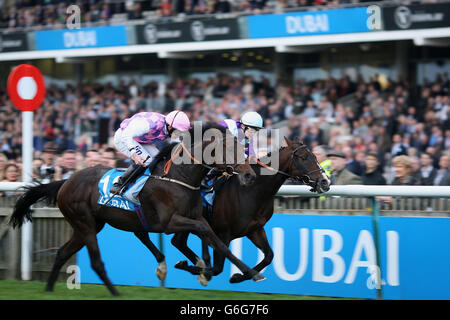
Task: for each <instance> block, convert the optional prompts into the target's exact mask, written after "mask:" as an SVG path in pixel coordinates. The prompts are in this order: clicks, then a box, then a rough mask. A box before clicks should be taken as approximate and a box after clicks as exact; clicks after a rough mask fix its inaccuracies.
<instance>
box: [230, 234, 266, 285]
mask: <svg viewBox="0 0 450 320" xmlns="http://www.w3.org/2000/svg"><path fill="white" fill-rule="evenodd" d="M247 237H248V238H249V239H250V240H251V241H252V242H253V244H254V245H255V246H257V247H258V249H260V250H261V251H262V252H263V254H264V258H263V259H262V260H261V262H260V263H258V264H257V265H256V266H255V267H254V268H253V270H255V271H258V272H260V271H261V270H263V269H264V268H265V267H267V266H268V265H269V264H270V263H271V262H272V260H273V251H272V248H271V247H270V244H269V241H268V240H267V235H266V231H265V230H264V228H262V227H261V228H260V229H258V230H256V231H254V232H253V233H251V234H249V235H248V236H247ZM250 279H251V276H250V275H248V274H245V273H244V274H242V273H235V274H233V275H232V276H231V278H230V282H231V283H238V282H242V281H245V280H250Z"/></svg>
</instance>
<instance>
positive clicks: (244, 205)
mask: <svg viewBox="0 0 450 320" xmlns="http://www.w3.org/2000/svg"><path fill="white" fill-rule="evenodd" d="M285 140H286V143H287V147H283V148H281V150H280V151H279V170H276V171H275V172H276V174H274V175H261V169H262V166H264V164H262V162H259V164H252V167H253V169H254V171H255V172H256V174H257V178H256V180H255V182H254V185H253V186H252V187H251V188H242V187H241V186H240V185H239V183H238V182H237V181H236V179H233V178H231V179H229V181H227V182H226V183H225V185H224V186H223V188H222V190H220V192H219V193H218V194H217V195H216V197H215V200H214V204H213V212H212V215H210V216H209V215H208V214H207V212H206V210H205V211H204V216H205V217H207V219H208V222H209V224H210V225H211V227H212V228H213V230H214V232H215V233H216V234H217V235H218V237H219V238H220V239H221V240H222V241H223V243H225V245H227V246H228V245H229V244H230V242H231V241H232V240H233V239H236V238H241V237H248V238H249V239H250V240H251V241H252V242H253V244H255V246H256V247H258V248H259V249H260V250H261V251H262V252H263V254H264V258H263V260H262V261H261V262H260V263H259V264H257V265H256V266H255V267H254V268H253V270H254V271H257V272H260V271H261V270H263V269H264V268H265V267H266V266H268V265H269V264H270V263H271V262H272V259H273V251H272V249H271V247H270V245H269V241H268V240H267V236H266V232H265V230H264V225H265V224H266V223H267V221H269V219H270V218H271V217H272V215H273V211H274V197H275V194H276V193H277V192H278V190H279V189H280V187H281V186H282V184H283V183H284V182H285V181H286V179H288V178H294V179H296V180H300V181H302V182H304V183H306V184H308V185H309V186H311V187H312V189H311V191H315V192H319V193H322V192H326V191H328V190H329V189H330V181H329V179H328V177H327V176H326V174H325V172H324V170H323V169H322V168H321V167H320V165H319V163H318V162H317V159H316V157H315V155H314V154H313V153H312V152H311V151H310V150H309V149H308V148H307V147H306V145H304V144H302V143H301V142H292V141H290V140H289V139H286V138H285ZM263 162H264V161H263ZM268 169H270V168H268ZM187 237H188V234H186V233H181V234H176V235H175V236H174V239H176V240H175V241H187ZM202 247H203V260H204V261H205V262H206V265H207V266H208V267H209V266H210V256H209V251H208V246H207V244H206V243H204V242H202ZM224 262H225V257H224V255H223V254H222V253H221V252H219V251H217V250H214V266H213V268H212V269H211V270H209V271H208V272H204V276H203V280H202V281H200V282H201V283H202V284H203V285H206V284H207V282H206V280H210V276H211V275H212V276H215V275H218V274H220V273H221V272H222V270H223V266H224ZM175 267H176V268H179V269H182V270H186V271H189V272H191V273H192V274H199V273H200V271H201V270H200V268H198V267H194V266H188V264H187V262H186V261H182V262H179V263H177V265H176V266H175ZM205 276H206V277H205ZM250 278H251V274H247V273H245V272H244V273H243V274H240V273H236V274H234V275H233V276H232V277H231V278H230V282H232V283H237V282H242V281H244V280H248V279H250ZM199 280H200V279H199Z"/></svg>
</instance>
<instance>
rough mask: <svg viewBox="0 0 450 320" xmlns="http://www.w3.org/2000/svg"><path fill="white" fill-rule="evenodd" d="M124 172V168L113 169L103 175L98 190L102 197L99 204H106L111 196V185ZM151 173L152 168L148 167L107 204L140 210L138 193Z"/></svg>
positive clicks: (129, 209)
mask: <svg viewBox="0 0 450 320" xmlns="http://www.w3.org/2000/svg"><path fill="white" fill-rule="evenodd" d="M124 172H125V171H123V170H118V169H111V170H109V171H108V172H106V173H105V174H104V175H103V177H102V178H101V179H100V181H99V182H98V190H99V192H100V197H99V198H98V201H97V203H98V204H102V205H104V204H105V203H106V202H107V201H108V200H109V199H110V198H111V194H110V190H111V187H112V185H113V184H114V183H115V182H116V181H117V179H119V177H120V176H121V175H122V174H123V173H124ZM149 175H150V170H149V169H148V168H147V170H145V172H144V174H143V175H141V176H140V177H139V178H138V179H137V180H136V181H135V182H134V183H132V184H130V185H129V186H128V187H127V189H126V191H125V192H124V193H123V194H122V195H121V196H120V195H116V196H114V197H113V198H112V199H111V200H110V201H109V202H108V203H107V204H106V206H107V207H114V208H120V209H124V210H127V211H136V210H138V209H139V207H140V202H139V199H138V195H139V192H140V191H141V190H142V188H143V187H144V185H145V182H146V181H147V179H148V176H149Z"/></svg>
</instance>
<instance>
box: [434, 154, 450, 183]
mask: <svg viewBox="0 0 450 320" xmlns="http://www.w3.org/2000/svg"><path fill="white" fill-rule="evenodd" d="M433 184H434V185H435V186H450V156H448V155H446V154H443V155H442V156H441V157H440V159H439V170H437V172H436V176H435V178H434V181H433Z"/></svg>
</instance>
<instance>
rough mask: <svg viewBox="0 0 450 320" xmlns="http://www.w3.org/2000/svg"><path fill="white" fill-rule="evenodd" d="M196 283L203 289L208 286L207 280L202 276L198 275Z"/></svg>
mask: <svg viewBox="0 0 450 320" xmlns="http://www.w3.org/2000/svg"><path fill="white" fill-rule="evenodd" d="M197 280H198V282H200V284H201V285H202V286H204V287H206V286H207V285H208V279H207V278H206V277H205V275H204V274H200V275H199V276H198V277H197Z"/></svg>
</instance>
